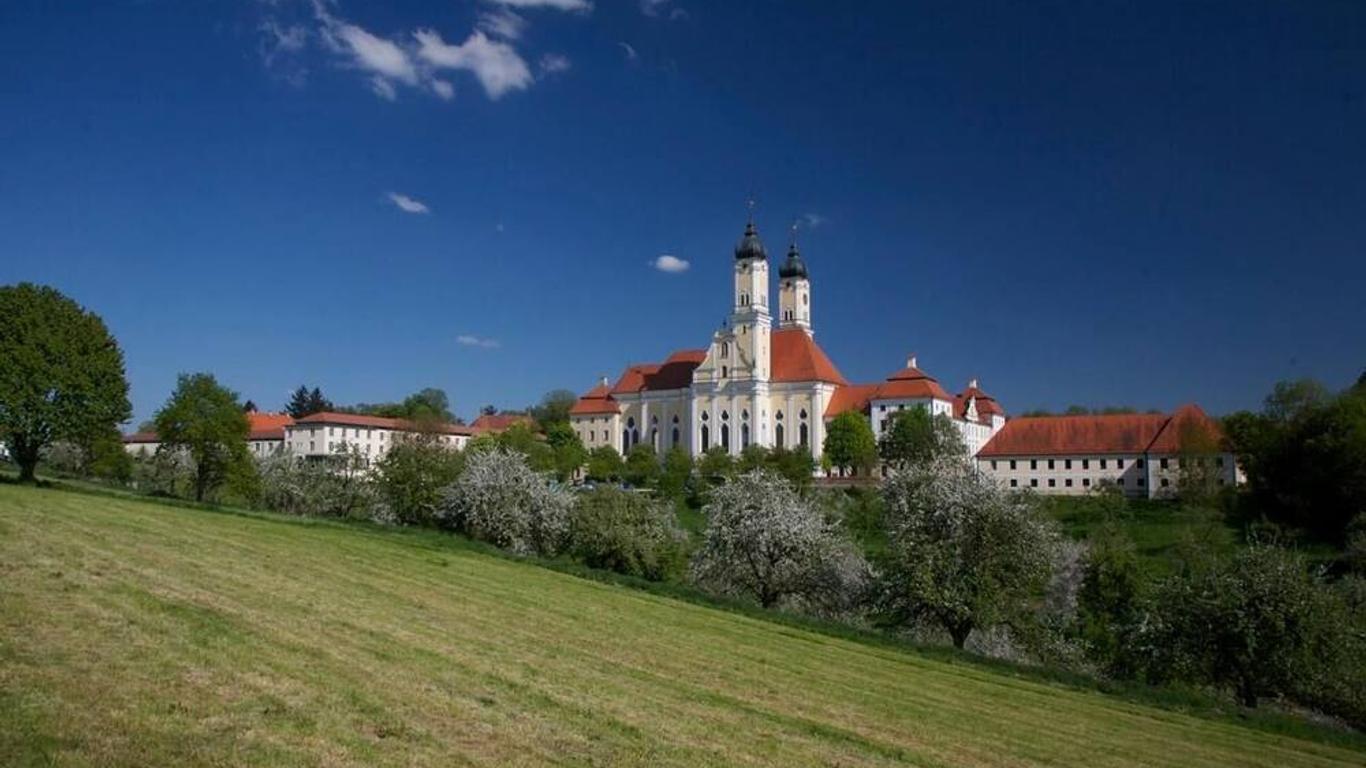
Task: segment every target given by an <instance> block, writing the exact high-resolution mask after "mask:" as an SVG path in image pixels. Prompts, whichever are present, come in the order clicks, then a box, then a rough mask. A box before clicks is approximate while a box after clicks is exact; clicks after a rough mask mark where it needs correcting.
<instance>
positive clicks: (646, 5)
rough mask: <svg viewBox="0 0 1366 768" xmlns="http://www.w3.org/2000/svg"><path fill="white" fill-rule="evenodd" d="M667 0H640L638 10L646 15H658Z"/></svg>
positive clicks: (666, 3)
mask: <svg viewBox="0 0 1366 768" xmlns="http://www.w3.org/2000/svg"><path fill="white" fill-rule="evenodd" d="M668 4H669V0H640V12H641V13H643V14H645V15H646V16H658V15H659V12H660V11H662V10H664V6H666V5H668Z"/></svg>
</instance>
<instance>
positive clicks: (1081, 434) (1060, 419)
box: [977, 405, 1222, 457]
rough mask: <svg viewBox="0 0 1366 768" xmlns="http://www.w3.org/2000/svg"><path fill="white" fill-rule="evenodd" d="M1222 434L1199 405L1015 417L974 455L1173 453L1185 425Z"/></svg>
mask: <svg viewBox="0 0 1366 768" xmlns="http://www.w3.org/2000/svg"><path fill="white" fill-rule="evenodd" d="M1190 428H1195V429H1201V430H1206V431H1207V433H1208V434H1210V435H1211V436H1214V437H1215V438H1216V439H1218V438H1220V437H1222V435H1221V433H1220V432H1219V425H1218V424H1217V423H1215V422H1214V420H1213V419H1211V418H1209V417H1208V416H1206V415H1205V413H1204V411H1201V410H1200V409H1199V407H1197V406H1193V405H1190V406H1185V407H1183V408H1181V409H1179V410H1177V412H1176V413H1175V414H1172V415H1170V416H1169V415H1167V414H1161V413H1126V414H1113V415H1087V416H1033V417H1020V418H1014V419H1011V420H1010V421H1007V422H1006V425H1005V426H1004V427H1002V428H1001V431H1000V432H997V433H996V435H995V437H992V438H991V440H989V441H988V442H987V444H986V445H985V446H983V447H982V450H981V451H980V452H979V453H978V454H977V455H978V456H979V457H992V456H1062V455H1071V456H1075V455H1082V454H1097V453H1127V454H1136V453H1177V452H1178V451H1179V450H1180V445H1181V442H1182V440H1183V435H1185V434H1188V433H1187V432H1186V430H1187V429H1190Z"/></svg>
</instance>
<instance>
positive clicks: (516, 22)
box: [475, 8, 526, 40]
mask: <svg viewBox="0 0 1366 768" xmlns="http://www.w3.org/2000/svg"><path fill="white" fill-rule="evenodd" d="M475 26H476V27H478V28H479V29H482V30H484V31H485V32H487V33H489V34H490V35H493V36H494V37H501V38H503V39H504V40H518V39H520V38H521V37H522V32H523V31H525V30H526V19H524V18H522V17H521V16H518V15H517V14H515V13H513V12H512V11H509V10H508V9H506V8H499V9H498V10H495V11H490V12H488V13H481V14H479V21H478V22H477V23H476V24H475Z"/></svg>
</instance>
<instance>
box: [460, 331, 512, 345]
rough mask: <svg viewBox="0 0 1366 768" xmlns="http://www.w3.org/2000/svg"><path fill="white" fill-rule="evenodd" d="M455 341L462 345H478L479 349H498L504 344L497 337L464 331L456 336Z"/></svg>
mask: <svg viewBox="0 0 1366 768" xmlns="http://www.w3.org/2000/svg"><path fill="white" fill-rule="evenodd" d="M455 343H456V344H459V345H460V346H462V347H476V348H478V349H497V348H498V347H501V346H502V344H501V343H499V341H498V340H497V339H488V338H484V337H483V336H475V335H474V334H472V333H462V334H461V335H459V336H456V337H455Z"/></svg>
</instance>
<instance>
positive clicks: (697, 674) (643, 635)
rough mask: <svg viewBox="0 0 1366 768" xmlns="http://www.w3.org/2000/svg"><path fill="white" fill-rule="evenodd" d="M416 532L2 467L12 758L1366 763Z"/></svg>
mask: <svg viewBox="0 0 1366 768" xmlns="http://www.w3.org/2000/svg"><path fill="white" fill-rule="evenodd" d="M1254 725H1255V724H1245V723H1241V722H1238V720H1237V719H1236V718H1235V717H1230V716H1218V717H1216V716H1205V715H1202V714H1191V713H1185V712H1181V711H1176V710H1173V709H1167V708H1159V707H1155V706H1151V705H1148V704H1143V703H1138V702H1135V701H1133V700H1130V699H1126V698H1122V697H1118V696H1113V695H1109V694H1105V693H1101V692H1098V691H1093V690H1085V689H1083V688H1080V687H1072V686H1069V685H1065V684H1063V683H1053V682H1048V681H1047V680H1045V679H1043V678H1040V677H1038V676H1030V675H1025V674H1011V673H1010V672H1009V670H1008V669H997V668H994V667H992V666H990V665H984V664H976V663H972V662H969V661H965V660H961V659H956V658H952V657H949V656H944V655H938V654H921V653H917V652H915V651H913V650H909V649H903V648H900V647H896V646H894V645H891V644H887V643H875V642H863V641H860V640H859V639H858V638H857V637H841V636H838V635H837V634H833V633H826V632H822V631H819V630H818V629H814V628H812V629H808V628H803V627H801V626H797V625H794V624H791V623H782V622H773V621H768V620H765V619H763V618H762V617H756V616H753V615H747V614H745V613H742V612H735V611H729V610H723V609H721V608H717V607H709V606H707V605H703V604H699V603H696V602H690V601H684V600H680V599H676V598H672V597H667V596H662V595H657V594H652V593H650V592H646V591H642V590H637V589H632V588H629V587H626V586H621V585H619V584H613V583H608V582H602V581H596V580H591V579H585V578H580V577H578V576H575V575H572V574H569V573H563V572H560V571H557V570H554V569H550V568H545V567H542V566H540V565H537V564H534V563H527V562H520V561H517V560H515V559H511V558H508V557H504V556H500V555H497V554H495V553H490V552H487V551H485V550H483V549H482V548H480V547H476V546H473V545H470V544H468V543H466V542H463V541H461V540H459V539H457V538H454V537H449V536H442V535H438V534H433V533H421V532H410V531H391V530H385V529H380V528H376V527H368V526H359V525H348V524H336V523H328V522H317V521H303V520H294V519H287V518H281V517H274V516H268V515H248V514H232V513H223V512H210V511H204V510H197V509H189V508H183V507H177V506H172V505H166V504H159V503H154V502H148V501H140V500H135V499H120V498H113V497H108V496H97V495H90V494H82V493H72V492H66V491H60V490H53V489H33V488H22V487H18V486H14V485H0V763H3V764H5V765H99V766H122V765H127V766H147V765H270V766H275V765H377V764H378V765H433V766H436V765H440V766H448V765H508V764H512V765H522V764H528V765H529V764H564V765H651V766H657V765H679V766H684V765H687V766H693V765H777V766H800V765H841V766H854V765H922V766H939V765H1002V766H1004V765H1077V766H1118V765H1151V766H1182V767H1188V766H1267V767H1268V768H1272V767H1274V768H1290V767H1293V766H1335V765H1337V766H1346V765H1363V764H1366V752H1363V751H1359V745H1360V744H1361V743H1362V742H1361V741H1360V740H1359V739H1355V738H1352V737H1343V738H1336V739H1334V738H1319V737H1318V736H1316V735H1315V734H1316V732H1315V731H1314V729H1312V728H1308V727H1306V728H1304V729H1302V731H1301V730H1296V729H1288V730H1287V731H1286V732H1276V731H1275V730H1273V729H1268V728H1266V727H1254Z"/></svg>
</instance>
